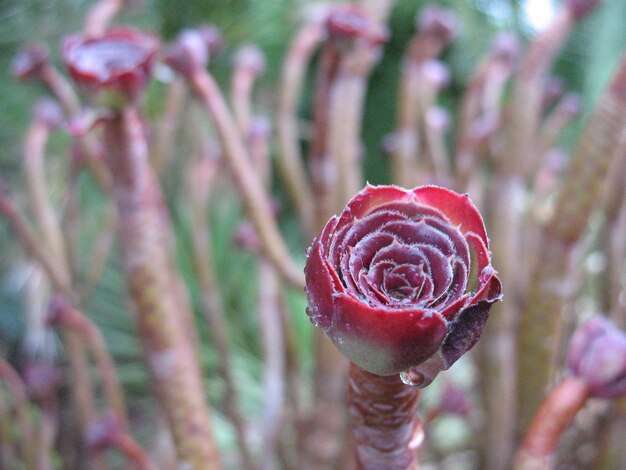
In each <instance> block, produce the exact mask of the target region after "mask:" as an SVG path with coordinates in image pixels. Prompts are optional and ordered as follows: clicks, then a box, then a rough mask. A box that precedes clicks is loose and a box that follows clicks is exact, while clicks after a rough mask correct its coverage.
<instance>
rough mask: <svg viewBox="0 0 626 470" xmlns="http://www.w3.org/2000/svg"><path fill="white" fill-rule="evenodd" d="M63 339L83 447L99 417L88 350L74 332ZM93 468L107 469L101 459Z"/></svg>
mask: <svg viewBox="0 0 626 470" xmlns="http://www.w3.org/2000/svg"><path fill="white" fill-rule="evenodd" d="M62 338H63V345H64V346H65V350H66V354H67V358H68V361H69V365H70V371H71V378H70V380H69V382H70V384H71V390H72V400H73V404H74V405H75V407H76V412H77V415H78V416H77V420H78V425H79V429H80V438H81V445H82V444H83V439H84V436H85V433H86V431H87V429H89V426H90V425H91V424H92V423H94V422H95V421H96V419H97V417H98V416H97V412H96V406H95V400H94V394H93V388H92V386H91V379H90V377H89V363H88V361H87V348H86V346H85V342H84V341H83V338H81V336H80V334H78V333H76V332H74V331H71V330H69V329H68V330H65V331H63V333H62ZM93 466H94V468H97V469H103V468H105V467H104V461H103V460H102V458H101V457H97V458H94V459H93Z"/></svg>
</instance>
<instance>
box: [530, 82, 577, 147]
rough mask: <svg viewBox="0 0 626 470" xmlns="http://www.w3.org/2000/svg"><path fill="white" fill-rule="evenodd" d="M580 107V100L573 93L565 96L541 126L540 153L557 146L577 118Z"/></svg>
mask: <svg viewBox="0 0 626 470" xmlns="http://www.w3.org/2000/svg"><path fill="white" fill-rule="evenodd" d="M579 106H580V104H579V98H578V96H577V95H576V94H573V93H571V94H568V95H566V96H564V97H563V98H562V99H561V100H560V101H559V103H558V104H557V105H556V106H555V108H554V109H553V110H552V112H551V113H550V114H549V115H548V116H546V119H545V121H544V122H543V124H542V125H541V134H540V136H539V148H538V151H539V152H541V153H542V154H545V152H547V151H548V150H550V149H551V148H552V147H554V146H555V145H556V143H557V139H558V137H559V135H560V134H561V131H562V130H563V128H565V126H567V124H569V123H570V122H571V120H572V119H573V118H574V117H575V116H576V114H577V113H578V108H579Z"/></svg>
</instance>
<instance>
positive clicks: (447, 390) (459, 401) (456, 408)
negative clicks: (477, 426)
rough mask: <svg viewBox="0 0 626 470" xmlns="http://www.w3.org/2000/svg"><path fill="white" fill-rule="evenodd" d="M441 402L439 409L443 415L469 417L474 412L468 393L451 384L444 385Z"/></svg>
mask: <svg viewBox="0 0 626 470" xmlns="http://www.w3.org/2000/svg"><path fill="white" fill-rule="evenodd" d="M439 400H440V404H439V408H440V409H441V411H442V412H443V413H448V414H452V415H457V416H461V417H467V416H469V414H470V411H471V410H472V404H471V402H470V400H469V397H468V394H467V392H466V391H465V390H463V389H462V388H461V387H459V386H458V385H455V384H453V383H451V382H446V383H445V384H444V385H443V389H442V390H441V395H440V398H439Z"/></svg>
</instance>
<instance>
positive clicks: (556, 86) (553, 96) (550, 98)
mask: <svg viewBox="0 0 626 470" xmlns="http://www.w3.org/2000/svg"><path fill="white" fill-rule="evenodd" d="M564 91H565V84H564V83H563V80H562V79H560V78H559V77H554V76H552V77H549V78H548V79H547V80H546V83H545V85H544V88H543V108H547V107H549V106H551V105H552V104H553V103H554V102H555V101H556V100H557V99H559V98H560V97H561V96H562V95H563V92H564Z"/></svg>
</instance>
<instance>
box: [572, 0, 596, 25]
mask: <svg viewBox="0 0 626 470" xmlns="http://www.w3.org/2000/svg"><path fill="white" fill-rule="evenodd" d="M599 3H600V0H565V7H566V8H567V9H568V11H569V12H570V14H571V15H572V16H573V17H574V19H576V20H580V19H581V18H583V17H585V16H587V15H588V14H589V13H590V12H591V11H592V10H593V9H594V8H595V7H596V6H597V5H598V4H599Z"/></svg>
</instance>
